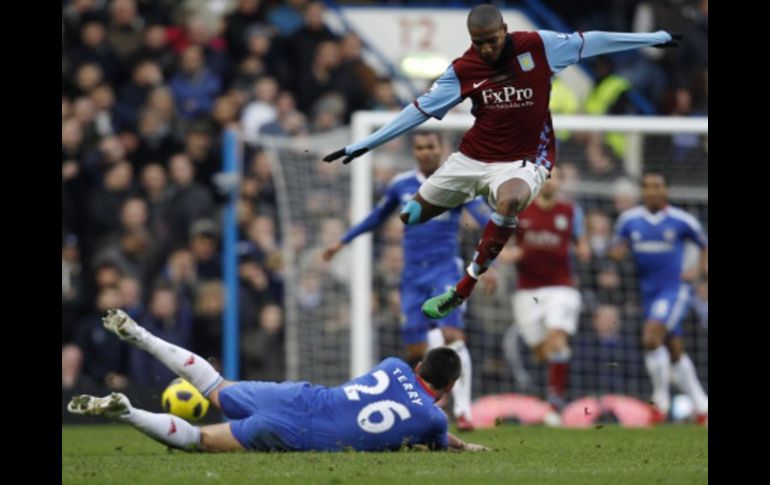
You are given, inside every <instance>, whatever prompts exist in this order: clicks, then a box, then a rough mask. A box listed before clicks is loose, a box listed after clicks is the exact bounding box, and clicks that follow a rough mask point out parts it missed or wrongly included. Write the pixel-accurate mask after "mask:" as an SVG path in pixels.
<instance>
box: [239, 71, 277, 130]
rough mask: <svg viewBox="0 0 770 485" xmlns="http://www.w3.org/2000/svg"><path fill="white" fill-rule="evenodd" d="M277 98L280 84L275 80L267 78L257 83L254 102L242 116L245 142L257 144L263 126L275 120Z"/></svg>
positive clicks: (246, 108) (245, 109)
mask: <svg viewBox="0 0 770 485" xmlns="http://www.w3.org/2000/svg"><path fill="white" fill-rule="evenodd" d="M277 96H278V82H277V81H276V80H275V79H274V78H272V77H269V76H265V77H263V78H261V79H260V80H258V81H257V82H256V84H255V85H254V100H253V101H252V102H250V103H249V104H247V105H246V107H245V108H244V110H243V114H242V115H241V126H242V127H243V137H244V140H246V141H247V142H249V143H256V142H257V135H259V130H260V129H261V128H262V126H264V125H266V124H268V123H271V122H272V121H274V120H275V118H276V107H275V103H276V97H277Z"/></svg>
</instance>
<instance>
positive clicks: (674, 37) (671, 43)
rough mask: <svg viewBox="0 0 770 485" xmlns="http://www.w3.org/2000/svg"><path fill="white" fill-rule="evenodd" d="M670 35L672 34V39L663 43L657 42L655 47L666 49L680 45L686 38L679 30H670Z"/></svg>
mask: <svg viewBox="0 0 770 485" xmlns="http://www.w3.org/2000/svg"><path fill="white" fill-rule="evenodd" d="M669 35H670V36H671V40H670V41H668V42H664V43H662V44H655V45H654V46H653V47H657V48H658V49H665V48H666V47H679V41H680V40H682V39H684V35H682V34H680V33H678V32H669Z"/></svg>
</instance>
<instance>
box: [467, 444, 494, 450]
mask: <svg viewBox="0 0 770 485" xmlns="http://www.w3.org/2000/svg"><path fill="white" fill-rule="evenodd" d="M463 451H490V450H489V448H487V447H486V446H484V445H478V444H476V443H465V444H464V445H463Z"/></svg>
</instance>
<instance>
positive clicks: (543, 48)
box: [324, 5, 681, 319]
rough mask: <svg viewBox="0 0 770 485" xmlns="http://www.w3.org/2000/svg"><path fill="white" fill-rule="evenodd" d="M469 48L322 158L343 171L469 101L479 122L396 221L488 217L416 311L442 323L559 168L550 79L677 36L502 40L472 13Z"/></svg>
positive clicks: (504, 29)
mask: <svg viewBox="0 0 770 485" xmlns="http://www.w3.org/2000/svg"><path fill="white" fill-rule="evenodd" d="M467 26H468V32H469V33H470V37H471V41H472V46H471V48H469V49H468V50H467V51H465V53H464V54H463V55H462V57H460V58H457V59H455V60H454V61H453V62H452V64H451V65H450V66H449V67H448V68H447V70H446V71H445V72H444V74H443V75H442V76H441V77H440V78H439V79H438V80H437V81H436V82H435V83H434V84H433V86H432V87H431V89H430V91H428V92H427V93H425V94H424V95H422V96H420V97H419V98H418V99H417V100H415V101H414V102H413V103H412V104H410V105H409V106H407V107H406V108H404V109H403V110H402V111H401V112H400V113H399V114H398V116H396V118H394V119H393V120H392V121H391V122H389V123H388V124H386V125H385V126H383V127H382V128H380V129H379V130H377V131H375V132H374V133H372V134H371V135H369V136H368V137H366V138H364V139H363V140H361V141H359V142H356V143H353V144H351V145H348V146H346V147H344V148H342V149H340V150H337V151H336V152H334V153H331V154H329V155H327V156H326V157H324V161H326V162H331V161H334V160H336V159H338V158H340V157H343V156H344V157H345V158H344V159H343V163H346V164H347V163H350V162H351V161H352V160H353V159H354V158H356V157H358V156H361V155H363V154H364V153H366V152H367V151H369V150H371V149H373V148H375V147H377V146H379V145H381V144H383V143H385V142H387V141H389V140H391V139H393V138H395V137H397V136H399V135H401V134H402V133H404V132H406V131H408V130H410V129H412V128H414V127H416V126H418V125H420V124H421V123H424V122H425V121H427V120H428V118H430V117H434V118H437V119H441V118H443V117H444V115H445V114H446V113H447V112H448V111H449V110H450V109H451V108H452V107H454V106H455V105H457V104H458V103H460V102H461V101H463V100H464V99H465V98H468V97H469V98H471V101H472V102H473V108H472V110H471V113H472V114H473V115H474V116H475V118H476V121H475V122H474V124H473V127H471V129H470V130H468V131H467V132H466V133H465V135H464V136H463V138H462V141H461V142H460V146H459V148H458V151H457V152H455V153H453V154H452V155H450V156H449V158H448V160H447V161H446V163H444V165H443V166H442V167H441V168H440V169H439V170H438V171H437V172H436V173H434V174H433V175H432V176H431V177H430V178H429V179H428V180H426V181H425V182H424V183H423V184H422V186H421V187H420V190H419V192H418V193H417V194H416V195H415V196H414V198H413V199H412V200H410V201H409V203H407V204H406V205H405V206H404V208H403V210H402V211H401V220H402V221H403V222H404V223H405V224H409V225H411V224H420V223H423V222H425V221H428V220H430V219H432V218H434V217H436V216H437V215H439V214H441V213H443V212H444V211H446V210H448V209H451V208H454V207H456V206H458V205H460V204H462V203H464V202H467V201H469V200H471V199H473V198H474V197H476V196H478V195H482V196H485V197H487V200H488V201H489V203H490V205H491V206H492V207H493V208H494V209H495V212H494V213H493V214H492V217H491V219H490V221H489V222H488V223H487V225H486V227H485V228H484V232H483V234H482V237H481V241H479V243H478V246H477V247H476V252H475V254H474V256H473V261H472V262H471V263H470V264H469V265H468V267H467V270H466V274H465V275H463V277H462V279H461V280H460V281H459V282H458V283H457V285H456V286H455V287H454V288H450V289H449V290H447V291H446V292H444V293H443V294H441V295H438V296H435V297H433V298H430V299H428V300H427V301H426V302H425V303H424V304H423V306H422V311H423V312H424V313H425V315H427V316H428V317H430V318H435V319H438V318H443V317H444V316H446V315H447V314H449V312H451V311H452V310H454V309H455V308H457V307H458V306H460V305H461V304H462V302H463V301H464V300H465V299H466V298H468V296H469V295H470V294H471V291H473V287H474V286H475V285H476V282H477V281H478V279H479V277H480V276H481V274H482V273H484V272H485V271H486V270H487V269H488V268H489V265H490V264H491V263H492V261H493V260H494V259H495V258H496V257H497V256H498V254H499V253H500V250H501V249H502V248H503V246H504V245H505V243H506V242H507V241H508V239H509V238H510V236H511V234H513V231H514V229H515V228H516V224H517V214H518V213H519V212H520V211H521V210H523V209H524V208H525V207H527V206H528V205H529V204H530V203H531V202H532V201H533V200H534V198H535V197H536V196H537V194H538V192H539V191H540V187H541V186H542V185H543V182H544V181H545V180H546V179H547V178H548V176H549V174H550V170H551V169H552V168H553V165H554V162H555V158H556V144H555V139H554V134H553V127H552V126H551V113H550V111H549V110H548V101H549V98H550V92H551V77H552V76H553V74H554V73H557V72H559V71H561V70H562V69H564V68H566V67H567V66H569V65H571V64H576V63H578V62H580V61H581V60H582V59H584V58H586V57H591V56H597V55H601V54H609V53H612V52H619V51H624V50H629V49H636V48H640V47H646V46H653V47H676V46H678V45H679V43H678V41H679V40H680V39H681V35H679V34H674V35H672V34H669V33H668V32H665V31H658V32H655V33H650V34H631V33H614V32H598V31H592V32H575V33H572V34H560V33H556V32H551V31H547V30H539V31H536V32H512V33H508V26H507V25H506V24H505V22H503V18H502V15H501V14H500V11H499V10H498V9H497V8H496V7H495V6H493V5H478V6H476V7H474V8H473V9H472V10H471V11H470V13H469V14H468V22H467Z"/></svg>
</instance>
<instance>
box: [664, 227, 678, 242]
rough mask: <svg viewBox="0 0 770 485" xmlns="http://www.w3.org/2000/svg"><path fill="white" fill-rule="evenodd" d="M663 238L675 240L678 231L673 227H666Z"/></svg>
mask: <svg viewBox="0 0 770 485" xmlns="http://www.w3.org/2000/svg"><path fill="white" fill-rule="evenodd" d="M663 239H665V240H666V241H673V240H674V239H676V233H675V232H674V230H673V229H666V230H665V231H663Z"/></svg>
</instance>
